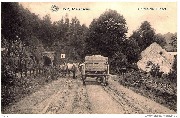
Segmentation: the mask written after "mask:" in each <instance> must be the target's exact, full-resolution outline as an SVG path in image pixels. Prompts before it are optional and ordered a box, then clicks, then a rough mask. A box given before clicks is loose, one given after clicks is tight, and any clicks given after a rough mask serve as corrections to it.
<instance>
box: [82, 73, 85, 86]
mask: <svg viewBox="0 0 180 118" xmlns="http://www.w3.org/2000/svg"><path fill="white" fill-rule="evenodd" d="M85 79H86V75H82V81H83V85H85Z"/></svg>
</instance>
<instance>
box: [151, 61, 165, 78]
mask: <svg viewBox="0 0 180 118" xmlns="http://www.w3.org/2000/svg"><path fill="white" fill-rule="evenodd" d="M150 74H151V75H152V76H153V77H159V78H160V77H162V74H163V72H160V66H159V65H158V64H157V65H155V64H152V67H151V71H150Z"/></svg>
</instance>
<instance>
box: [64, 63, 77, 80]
mask: <svg viewBox="0 0 180 118" xmlns="http://www.w3.org/2000/svg"><path fill="white" fill-rule="evenodd" d="M66 65H67V73H68V74H69V76H70V73H71V72H72V73H73V79H75V78H76V75H75V74H76V72H77V65H76V64H75V63H67V64H66Z"/></svg>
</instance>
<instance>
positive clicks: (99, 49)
mask: <svg viewBox="0 0 180 118" xmlns="http://www.w3.org/2000/svg"><path fill="white" fill-rule="evenodd" d="M125 33H127V26H126V20H125V19H124V17H123V16H122V15H120V14H119V13H117V11H115V10H108V11H106V12H104V13H103V14H102V15H100V17H99V18H98V19H94V20H93V21H92V22H91V24H90V26H89V33H88V36H87V39H86V54H102V55H104V56H109V57H111V56H113V55H114V53H115V52H117V51H119V50H121V48H122V43H123V41H124V40H125V38H126V34H125Z"/></svg>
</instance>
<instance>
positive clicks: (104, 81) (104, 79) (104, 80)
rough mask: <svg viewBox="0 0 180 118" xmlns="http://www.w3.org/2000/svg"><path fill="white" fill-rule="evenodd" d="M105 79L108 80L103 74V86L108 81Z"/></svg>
mask: <svg viewBox="0 0 180 118" xmlns="http://www.w3.org/2000/svg"><path fill="white" fill-rule="evenodd" d="M107 80H108V77H107V76H104V77H103V85H104V86H107V85H108V81H107Z"/></svg>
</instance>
